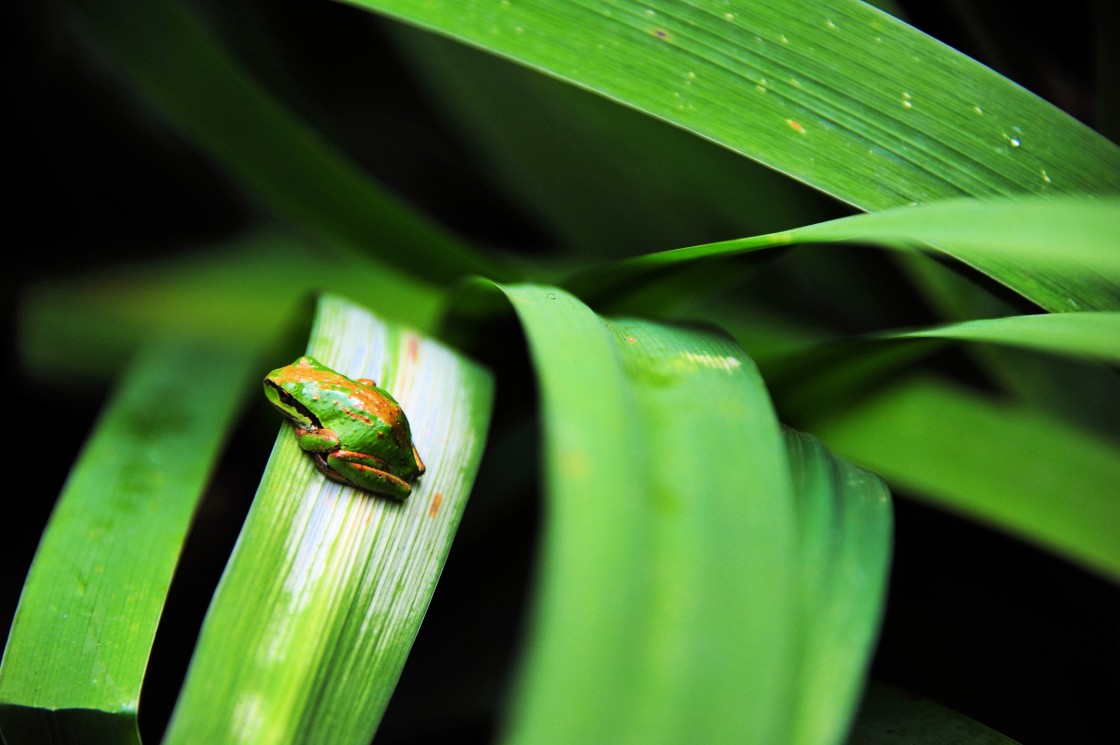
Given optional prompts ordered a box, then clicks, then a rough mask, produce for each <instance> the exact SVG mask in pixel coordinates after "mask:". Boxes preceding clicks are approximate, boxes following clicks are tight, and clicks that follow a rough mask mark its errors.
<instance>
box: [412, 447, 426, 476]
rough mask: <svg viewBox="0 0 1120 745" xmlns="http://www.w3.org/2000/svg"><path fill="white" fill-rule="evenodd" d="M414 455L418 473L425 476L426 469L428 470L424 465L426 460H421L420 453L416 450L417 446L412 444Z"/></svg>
mask: <svg viewBox="0 0 1120 745" xmlns="http://www.w3.org/2000/svg"><path fill="white" fill-rule="evenodd" d="M412 457H413V458H415V459H416V469H417V470H416V475H417V476H423V475H424V471H426V470H428V469H427V468H425V467H424V461H422V460H420V453H418V452H416V446H415V445H413V446H412Z"/></svg>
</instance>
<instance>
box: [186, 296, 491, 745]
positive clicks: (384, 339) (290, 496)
mask: <svg viewBox="0 0 1120 745" xmlns="http://www.w3.org/2000/svg"><path fill="white" fill-rule="evenodd" d="M308 353H309V354H311V355H312V356H314V357H316V358H317V359H319V360H320V361H322V362H323V363H325V364H327V365H328V366H330V367H332V368H334V369H336V370H338V371H339V372H342V373H343V374H346V375H348V376H349V377H368V378H372V379H374V380H376V381H377V383H378V384H379V385H380V386H382V387H384V388H386V389H387V390H389V391H391V392H392V394H393V395H394V397H395V398H396V399H397V400H398V401H400V403H401V405H402V406H403V407H404V409H405V411H406V412H407V415H408V418H409V421H410V423H411V425H412V432H413V436H414V441H415V443H416V446H417V448H418V449H419V451H420V453H421V454H422V457H423V459H424V462H425V464H426V466H427V468H428V470H427V473H425V474H424V475H423V476H422V477H421V478H420V480H419V481H418V482H417V484H416V485H415V486H414V489H413V493H412V494H411V496H409V497H408V499H407V500H406V501H405V502H403V503H397V502H392V501H390V500H387V499H385V498H382V497H378V496H374V495H371V494H370V493H369V492H365V491H361V490H357V489H354V488H351V487H349V486H343V485H341V484H339V483H337V482H334V481H329V480H327V479H326V478H325V477H324V476H323V475H322V474H321V473H319V471H317V470H316V469H315V468H314V466H313V465H312V463H311V460H310V458H309V457H308V455H307V454H306V453H304V452H303V451H301V450H300V449H299V447H298V445H297V444H296V440H295V435H294V433H293V432H292V428H291V427H290V426H289V425H288V424H287V423H285V424H283V425H281V429H280V434H279V436H278V438H277V441H276V446H275V448H274V450H273V454H272V458H271V459H270V461H269V465H268V467H267V469H266V471H265V474H264V477H263V479H262V481H261V486H260V489H259V490H258V492H257V496H256V499H255V501H254V503H253V507H252V509H251V510H250V513H249V517H248V518H247V520H246V523H245V526H244V527H243V529H242V532H241V536H240V538H239V540H238V543H237V546H236V548H235V550H234V553H233V556H232V557H231V558H230V561H229V564H228V565H227V567H226V571H225V574H224V575H223V577H222V581H221V584H220V585H219V587H218V590H217V592H216V594H215V596H214V599H213V602H212V604H211V607H210V610H209V613H208V614H207V617H206V621H205V624H204V626H203V630H202V635H201V638H200V639H199V642H198V646H197V647H196V649H195V654H194V657H193V659H192V661H191V667H190V670H189V672H188V675H187V680H186V683H185V685H184V688H183V691H182V694H181V696H180V699H179V702H178V705H177V707H176V709H175V713H174V716H173V718H172V721H171V725H170V727H169V730H168V734H167V738H166V739H167V742H169V743H180V742H183V743H195V742H207V743H233V742H254V743H309V742H329V743H337V744H339V745H342V744H343V743H367V742H369V740H370V738H371V737H372V736H373V732H374V730H375V729H376V727H377V723H378V721H379V720H380V718H381V714H382V713H383V711H384V709H385V706H386V704H387V703H388V700H389V697H390V695H391V694H392V692H393V688H394V686H395V685H396V681H397V678H398V676H399V675H400V671H401V668H402V667H403V666H404V662H405V658H406V657H407V655H408V652H409V649H410V648H411V646H412V642H413V639H414V638H415V636H416V633H417V630H418V629H419V627H420V623H421V621H422V620H423V617H424V613H425V611H426V609H427V606H428V602H429V600H430V598H431V596H432V593H433V591H434V590H435V584H436V580H437V579H438V577H439V574H440V570H441V569H442V566H443V563H444V561H445V559H446V557H447V552H448V549H449V548H450V542H451V539H452V537H453V535H454V533H455V528H456V527H457V525H458V523H459V519H460V517H461V515H462V513H463V509H464V507H465V506H466V500H467V496H468V494H469V492H470V488H471V484H472V482H473V480H474V475H475V472H476V470H477V468H478V463H479V459H480V458H481V454H482V446H483V443H484V441H485V437H486V430H487V426H488V422H489V415H490V402H491V382H490V377H489V375H488V374H487V373H486V372H485V371H483V370H482V369H481V368H479V367H478V366H477V365H475V364H473V363H471V362H470V361H469V360H467V359H465V358H463V357H462V356H461V355H458V354H456V353H455V352H452V351H451V350H450V349H448V348H446V347H444V346H442V345H440V344H438V343H436V342H434V341H432V340H430V339H426V338H424V337H421V336H419V335H417V334H416V333H414V332H412V331H409V330H407V329H403V328H400V327H395V326H388V325H386V324H384V323H382V322H381V321H379V320H378V319H376V318H375V317H373V316H372V315H370V314H369V313H368V312H367V311H365V310H364V309H362V308H360V307H357V306H354V305H352V304H350V303H348V302H346V301H343V300H340V299H337V298H334V297H330V296H328V297H326V298H324V299H323V301H322V303H321V305H320V309H319V315H318V317H317V320H316V325H315V328H314V331H313V332H312V336H311V340H310V342H309V344H308ZM284 362H285V363H286V362H289V360H285V361H284ZM278 365H279V363H278Z"/></svg>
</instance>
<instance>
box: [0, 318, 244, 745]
mask: <svg viewBox="0 0 1120 745" xmlns="http://www.w3.org/2000/svg"><path fill="white" fill-rule="evenodd" d="M251 362H252V357H251V356H250V355H247V354H245V353H244V352H243V351H242V350H240V349H236V348H233V347H221V346H215V345H207V344H202V343H197V342H183V341H178V340H171V341H164V342H161V343H158V344H152V345H149V346H148V347H146V348H145V349H143V350H141V352H140V353H139V355H138V356H137V359H136V360H135V361H134V362H133V364H132V366H131V368H130V369H129V370H128V372H127V374H126V375H125V377H124V379H123V380H122V382H121V384H120V388H119V389H118V391H117V392H116V394H115V395H114V396H113V398H112V400H111V401H110V403H109V405H108V407H107V408H106V410H105V413H104V414H103V415H102V417H101V419H100V421H99V422H98V424H97V427H96V430H95V431H94V433H93V436H92V438H91V439H90V441H89V442H88V443H87V444H86V446H85V447H84V448H83V450H82V454H81V456H80V458H79V460H78V463H77V464H76V465H75V467H74V470H73V471H72V472H71V474H70V478H69V480H68V481H67V482H66V486H65V488H64V489H63V492H62V495H61V497H60V498H59V501H58V504H57V505H56V506H55V509H54V512H53V513H52V515H51V520H50V523H49V524H48V526H47V530H46V532H45V533H44V534H43V539H42V542H41V543H40V545H39V550H38V551H37V552H36V554H35V561H34V563H33V564H32V566H31V571H30V572H29V574H28V577H27V582H26V584H25V585H24V589H23V594H22V596H21V597H20V604H19V609H18V610H17V612H16V617H15V621H14V623H13V625H12V630H11V635H10V636H9V638H8V644H7V646H6V648H5V650H4V659H3V662H0V740H3V741H4V742H7V743H13V744H14V743H18V742H51V743H55V742H58V743H61V742H72V743H79V742H81V743H87V742H106V743H122V742H136V743H138V742H139V741H140V739H139V734H138V732H137V730H136V716H137V706H138V705H139V701H140V687H141V684H142V683H143V679H144V671H145V669H146V667H147V664H148V655H149V654H150V653H151V649H152V641H153V639H154V638H155V634H156V627H157V625H158V624H159V619H160V615H161V613H162V611H163V604H164V601H165V599H166V595H167V591H168V588H169V587H170V585H171V577H172V574H173V573H174V571H175V566H176V564H177V563H178V560H179V553H180V551H181V550H182V548H183V542H184V541H185V540H186V535H187V529H188V527H189V526H190V522H191V518H192V517H193V515H194V511H195V508H196V507H197V506H198V503H199V501H200V500H201V498H202V495H203V493H204V490H205V485H206V481H207V477H208V475H209V473H210V470H211V468H212V467H213V465H214V462H215V460H216V459H217V457H218V454H219V449H220V447H221V443H222V440H223V439H224V438H225V435H226V434H227V432H228V431H229V428H230V426H231V425H232V424H233V421H234V419H235V418H236V417H235V415H236V414H237V412H238V411H239V410H240V403H241V401H242V400H243V399H244V397H245V396H244V394H245V393H246V390H247V383H248V378H249V376H250V374H251V372H250V367H251V365H250V363H251ZM184 380H202V381H207V383H208V384H207V385H183V381H184Z"/></svg>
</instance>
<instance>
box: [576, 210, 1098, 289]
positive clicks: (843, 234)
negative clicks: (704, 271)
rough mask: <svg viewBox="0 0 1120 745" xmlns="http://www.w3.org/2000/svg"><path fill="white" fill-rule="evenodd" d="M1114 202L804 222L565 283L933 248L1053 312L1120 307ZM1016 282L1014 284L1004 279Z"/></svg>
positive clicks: (605, 285) (611, 283)
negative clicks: (713, 264)
mask: <svg viewBox="0 0 1120 745" xmlns="http://www.w3.org/2000/svg"><path fill="white" fill-rule="evenodd" d="M1118 235H1120V198H1116V197H1101V198H1087V197H1085V196H1081V197H1071V196H1067V197H1008V198H1004V199H953V200H947V201H944V202H936V203H933V204H925V205H919V206H916V207H900V208H897V209H892V210H883V211H881V212H873V213H870V214H866V215H854V216H852V217H844V218H841V219H839V220H830V221H828V222H823V223H818V224H816V225H809V226H807V227H803V228H796V229H794V230H789V231H786V232H782V233H771V234H768V235H761V236H753V237H750V238H740V239H735V240H730V241H721V242H719V243H709V244H707V245H703V246H691V247H688V248H678V249H675V250H672V251H661V252H658V253H651V254H646V255H644V256H638V257H635V258H632V259H626V260H623V261H620V262H616V263H615V264H613V265H610V266H608V267H606V268H599V269H597V270H593V271H589V272H586V273H583V274H580V275H576V276H574V277H573V278H572V280H571V282H570V284H571V285H572V286H574V287H577V288H580V289H582V290H585V291H588V292H596V293H603V292H606V291H608V290H611V289H612V288H615V287H618V286H621V285H623V284H624V283H629V282H633V281H635V279H637V278H640V277H642V276H643V275H646V274H650V273H653V272H656V271H660V270H663V269H665V268H668V267H679V266H682V265H685V264H689V263H692V262H697V261H702V260H712V259H717V258H721V257H723V258H726V257H731V256H737V255H740V254H744V253H750V252H752V251H759V250H762V249H766V248H773V247H776V246H788V245H799V244H806V243H826V244H827V243H851V242H858V243H869V244H873V245H878V246H882V247H884V248H902V249H906V250H913V249H916V248H921V249H923V250H935V251H940V252H944V253H946V254H948V255H949V256H952V257H954V258H957V259H960V260H961V261H964V262H966V263H968V264H970V265H972V266H975V267H980V268H982V267H989V268H991V267H997V268H998V270H996V271H989V270H986V271H989V274H991V276H992V277H993V278H994V279H996V280H997V281H999V282H1002V283H1003V284H1006V285H1007V286H1009V287H1011V288H1013V289H1015V290H1017V291H1018V292H1020V293H1021V294H1023V295H1024V296H1025V297H1027V298H1029V299H1031V300H1033V301H1035V302H1036V303H1038V304H1039V305H1041V306H1042V307H1044V308H1046V309H1048V310H1053V311H1068V310H1117V309H1120V250H1117V238H1116V237H1117V236H1118ZM1012 276H1017V277H1018V279H1016V280H1015V281H1009V279H1010V278H1011V277H1012Z"/></svg>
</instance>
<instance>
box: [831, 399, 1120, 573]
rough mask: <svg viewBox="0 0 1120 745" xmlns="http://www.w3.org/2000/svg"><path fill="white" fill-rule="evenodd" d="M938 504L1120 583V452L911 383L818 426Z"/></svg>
mask: <svg viewBox="0 0 1120 745" xmlns="http://www.w3.org/2000/svg"><path fill="white" fill-rule="evenodd" d="M809 428H810V429H811V430H812V431H813V432H815V433H816V434H818V435H820V437H821V439H823V440H824V441H825V442H826V443H827V444H828V446H829V447H831V448H833V449H835V450H836V451H837V452H839V453H842V454H843V455H845V456H847V457H849V458H851V459H852V460H854V461H856V462H857V463H860V464H863V465H865V466H867V467H869V468H873V469H875V470H876V471H877V472H879V473H881V474H883V476H884V477H885V478H886V479H887V480H888V481H889V482H891V483H892V484H894V485H896V486H898V487H900V488H905V489H906V490H907V491H908V492H912V493H913V494H915V495H916V496H919V497H921V498H923V499H928V500H930V501H931V502H933V503H934V504H938V505H940V506H942V507H946V508H948V509H951V510H954V511H957V512H960V513H963V514H965V515H967V516H969V517H971V518H973V519H977V520H981V521H983V522H986V523H989V524H992V525H995V526H997V527H1000V528H1002V529H1004V530H1007V531H1010V532H1012V533H1015V534H1018V535H1020V536H1022V537H1024V538H1026V539H1028V540H1031V541H1034V542H1036V543H1038V544H1041V545H1043V546H1045V547H1046V548H1048V549H1050V550H1053V551H1056V552H1058V553H1059V554H1061V555H1063V556H1065V557H1067V558H1070V559H1072V560H1074V561H1076V562H1078V563H1080V564H1082V565H1083V566H1086V567H1089V568H1090V569H1093V570H1095V571H1097V572H1100V573H1101V574H1103V575H1105V576H1107V577H1110V578H1112V579H1113V580H1114V581H1116V580H1120V541H1117V540H1116V536H1117V535H1120V491H1118V490H1117V484H1120V448H1117V446H1116V445H1115V444H1113V443H1110V442H1108V441H1105V440H1104V439H1102V438H1095V437H1092V436H1091V435H1088V434H1086V433H1085V432H1083V431H1081V430H1078V429H1075V428H1072V427H1070V426H1069V425H1067V424H1064V423H1063V422H1061V421H1059V420H1056V419H1053V418H1051V417H1048V416H1046V415H1044V414H1041V413H1039V412H1037V411H1035V410H1032V409H1030V408H1027V407H1018V406H1014V405H1001V404H996V403H993V402H991V401H989V400H987V399H985V398H983V397H980V396H977V395H975V394H970V393H965V392H963V391H960V390H957V389H955V388H953V387H951V386H948V385H945V384H943V383H938V382H935V381H928V380H915V381H910V382H907V383H904V384H901V385H898V386H895V387H894V388H891V389H886V390H883V391H881V392H880V393H878V394H877V395H875V396H874V397H873V398H871V399H870V400H868V401H867V402H866V403H862V404H860V405H858V406H854V407H851V408H850V409H848V410H847V411H845V412H843V413H840V414H837V415H836V416H834V417H831V418H829V419H826V420H824V421H822V422H818V423H816V424H815V425H813V426H810V427H809Z"/></svg>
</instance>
